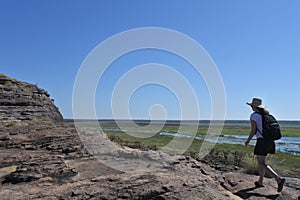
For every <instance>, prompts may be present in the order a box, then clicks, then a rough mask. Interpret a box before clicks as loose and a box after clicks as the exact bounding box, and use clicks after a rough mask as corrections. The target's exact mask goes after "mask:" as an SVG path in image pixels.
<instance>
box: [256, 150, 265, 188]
mask: <svg viewBox="0 0 300 200" xmlns="http://www.w3.org/2000/svg"><path fill="white" fill-rule="evenodd" d="M256 159H257V162H258V174H259V179H258V183H259V184H260V185H262V184H263V179H264V176H265V172H266V163H265V160H266V156H261V155H258V156H257V157H256Z"/></svg>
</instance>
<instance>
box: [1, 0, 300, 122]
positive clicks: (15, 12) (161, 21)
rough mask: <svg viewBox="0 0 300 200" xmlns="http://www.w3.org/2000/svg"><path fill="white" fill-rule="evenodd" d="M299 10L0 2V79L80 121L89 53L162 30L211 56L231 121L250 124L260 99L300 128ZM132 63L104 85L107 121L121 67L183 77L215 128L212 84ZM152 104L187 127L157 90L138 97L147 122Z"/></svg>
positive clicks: (137, 59) (263, 5) (252, 4)
mask: <svg viewBox="0 0 300 200" xmlns="http://www.w3.org/2000/svg"><path fill="white" fill-rule="evenodd" d="M299 8H300V1H298V0H289V1H284V0H277V1H273V0H251V1H250V0H245V1H241V0H227V1H216V0H209V1H203V0H194V1H193V0H191V1H178V0H165V1H160V0H153V1H141V0H132V1H122V0H119V1H115V0H97V1H96V0H43V1H40V0H26V1H22V0H0V73H4V74H7V75H9V76H11V77H14V78H17V79H20V80H23V81H27V82H31V83H38V85H39V86H40V87H42V88H45V89H46V90H48V91H49V93H50V94H51V97H52V98H54V99H55V103H56V105H57V106H58V107H59V109H60V111H61V112H62V114H63V116H64V117H65V118H72V92H73V84H74V81H75V78H76V74H77V71H78V70H79V68H80V65H81V63H82V62H83V60H84V59H85V57H86V56H87V55H88V53H89V52H90V51H91V50H93V49H94V48H95V47H96V46H97V45H98V44H99V43H100V42H102V41H104V40H105V39H107V38H109V37H110V36H112V35H114V34H117V33H120V32H122V31H126V30H128V29H133V28H141V27H163V28H168V29H173V30H176V31H179V32H181V33H183V34H186V35H188V36H189V37H191V38H193V39H194V40H196V41H197V42H198V43H199V44H201V45H202V46H203V47H204V48H205V49H206V51H207V52H208V53H209V54H210V56H211V57H212V59H213V60H214V62H215V63H216V65H217V67H218V69H219V71H220V73H221V75H222V78H223V82H224V86H225V89H226V99H227V108H226V109H227V114H226V118H227V119H248V118H249V114H250V112H251V110H250V108H249V107H247V106H246V104H245V102H246V101H251V99H252V97H256V96H257V97H262V98H263V100H264V104H266V105H267V106H268V108H269V110H270V111H271V113H273V114H274V115H276V116H277V118H279V119H284V120H289V119H291V120H299V119H300V105H299V99H300V92H299V88H298V87H299V86H300V78H299V76H300V26H299V19H300V12H299ZM127 56H128V57H127V58H126V56H124V58H123V57H122V58H120V59H119V60H117V62H115V63H114V65H115V66H114V67H112V68H111V71H108V72H107V73H106V77H105V78H104V80H103V83H104V84H102V85H101V83H100V84H99V87H98V89H97V95H96V97H95V98H96V102H97V103H96V109H97V114H98V117H99V118H111V117H112V115H111V114H110V96H111V95H110V91H111V90H112V88H113V86H114V83H115V82H114V81H117V77H120V76H121V75H122V73H124V72H126V71H124V68H121V66H124V65H126V66H127V70H129V69H130V67H135V66H136V65H139V64H143V63H149V62H156V63H163V64H168V65H169V66H171V67H174V68H175V69H177V70H179V71H180V72H181V73H183V74H184V75H185V76H186V77H187V79H188V80H190V81H191V84H192V85H193V88H194V89H195V90H196V93H197V97H198V99H199V104H200V110H201V112H202V114H201V118H202V119H205V118H209V113H210V105H209V94H208V93H207V90H206V89H205V87H204V86H205V84H204V83H203V80H201V77H195V76H194V75H193V70H191V69H189V67H186V66H185V64H184V63H183V61H182V60H180V59H178V58H176V57H173V56H172V55H168V54H166V53H165V52H159V51H153V52H150V53H149V52H147V51H141V52H136V53H131V54H129V55H127ZM183 66H184V67H183ZM141 78H142V77H141ZM105 81H106V82H105ZM154 104H162V105H165V109H166V110H167V111H168V118H169V119H176V118H179V117H180V113H179V110H178V102H177V101H176V98H174V95H172V94H170V92H169V91H168V90H166V89H164V88H162V87H159V86H157V85H148V86H145V87H143V88H141V89H140V90H138V91H137V92H136V93H135V94H134V95H133V96H132V100H131V101H130V109H131V112H132V116H133V117H135V118H147V117H148V109H149V107H151V105H154Z"/></svg>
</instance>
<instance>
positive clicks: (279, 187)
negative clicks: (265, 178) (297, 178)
mask: <svg viewBox="0 0 300 200" xmlns="http://www.w3.org/2000/svg"><path fill="white" fill-rule="evenodd" d="M284 182H285V179H284V178H281V179H280V183H278V188H277V192H281V191H282V188H283V184H284Z"/></svg>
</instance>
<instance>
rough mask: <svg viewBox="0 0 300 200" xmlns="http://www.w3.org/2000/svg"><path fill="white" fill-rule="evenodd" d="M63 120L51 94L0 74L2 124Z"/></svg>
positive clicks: (56, 121) (0, 117)
mask: <svg viewBox="0 0 300 200" xmlns="http://www.w3.org/2000/svg"><path fill="white" fill-rule="evenodd" d="M62 120H63V117H62V115H61V114H60V112H59V110H58V108H57V107H56V106H55V105H54V100H53V99H50V95H49V93H48V92H47V91H46V90H44V89H41V88H39V87H38V86H37V85H34V84H30V83H26V82H21V81H18V80H16V79H13V78H10V77H8V76H6V75H4V74H0V122H9V123H17V122H22V121H23V122H35V123H40V122H42V121H44V122H53V123H55V124H57V123H61V122H62Z"/></svg>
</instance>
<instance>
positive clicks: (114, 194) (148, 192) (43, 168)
mask: <svg viewBox="0 0 300 200" xmlns="http://www.w3.org/2000/svg"><path fill="white" fill-rule="evenodd" d="M0 138H2V139H1V140H0V181H1V184H0V197H1V199H3V200H6V199H214V200H217V199H222V200H224V199H297V198H298V196H299V195H300V194H299V191H300V188H299V185H300V181H299V179H295V178H287V181H286V185H285V187H284V190H283V191H282V192H281V193H277V191H276V182H275V180H273V179H266V180H265V187H264V188H254V187H253V186H254V181H255V180H257V176H253V175H247V174H244V173H241V172H235V171H232V172H228V171H227V172H224V171H223V172H222V171H218V170H216V169H214V168H212V167H210V166H209V165H208V164H205V163H202V162H199V161H197V160H195V159H193V158H191V157H188V156H182V157H180V158H178V159H177V160H176V161H174V162H172V163H168V164H166V163H165V164H164V165H162V166H157V170H153V171H147V170H145V171H144V172H143V171H141V170H139V171H138V172H136V171H132V172H127V173H124V172H121V171H118V170H116V169H114V168H110V167H107V166H106V165H105V164H103V163H101V162H99V161H98V160H97V159H94V158H93V156H92V155H90V154H89V153H88V151H87V150H86V149H85V146H84V145H83V144H82V142H81V140H80V139H79V137H78V134H77V130H76V129H75V128H74V127H72V126H56V127H54V126H16V127H0ZM103 138H105V137H103ZM119 148H120V152H122V154H120V155H119V156H122V155H126V156H128V155H129V154H130V152H133V154H134V156H133V157H136V155H147V157H151V155H152V154H153V152H151V151H149V152H148V151H144V152H143V151H140V150H136V149H135V150H132V149H129V148H122V147H119ZM137 151H140V152H137ZM124 152H127V153H126V154H125V153H124ZM104 154H107V157H106V159H114V157H113V156H111V153H109V152H106V153H105V152H104V153H103V154H102V155H101V156H105V155H104ZM153 155H154V154H153Z"/></svg>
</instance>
